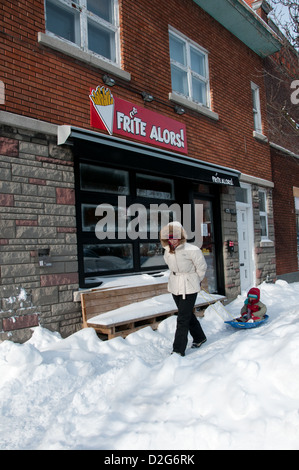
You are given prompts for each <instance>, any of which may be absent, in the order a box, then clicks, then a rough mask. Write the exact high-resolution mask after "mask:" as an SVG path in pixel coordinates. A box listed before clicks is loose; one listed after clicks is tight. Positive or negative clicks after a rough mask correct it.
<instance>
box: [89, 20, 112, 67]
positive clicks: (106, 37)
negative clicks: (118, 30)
mask: <svg viewBox="0 0 299 470" xmlns="http://www.w3.org/2000/svg"><path fill="white" fill-rule="evenodd" d="M114 36H115V35H114V32H111V31H108V30H107V29H104V28H101V27H99V26H98V25H95V24H94V23H91V22H88V49H89V50H90V51H93V52H96V53H97V54H100V55H102V56H103V57H106V58H107V59H109V60H112V61H113V62H115V60H116V58H115V45H114V41H115V38H114Z"/></svg>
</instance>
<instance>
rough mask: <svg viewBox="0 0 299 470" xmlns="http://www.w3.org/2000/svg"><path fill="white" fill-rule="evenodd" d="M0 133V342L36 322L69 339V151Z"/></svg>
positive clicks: (72, 260)
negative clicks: (44, 253)
mask: <svg viewBox="0 0 299 470" xmlns="http://www.w3.org/2000/svg"><path fill="white" fill-rule="evenodd" d="M0 131H1V138H0V169H1V181H0V212H1V220H0V265H1V270H0V298H1V304H0V340H1V339H5V338H7V337H11V336H12V337H13V339H17V340H18V341H23V340H26V339H28V337H30V335H31V332H30V327H33V326H36V325H38V324H40V325H42V326H45V327H47V328H49V329H52V330H58V331H60V332H61V334H62V335H68V334H70V333H73V332H74V331H76V330H77V329H78V326H79V327H80V321H81V311H80V305H78V304H76V303H74V302H73V291H74V290H77V289H78V264H77V245H76V218H75V199H74V173H73V161H72V154H71V152H70V151H69V149H68V148H66V147H65V148H62V147H57V146H56V142H55V141H56V139H54V138H51V137H49V136H46V135H42V134H39V135H37V134H36V133H35V132H34V131H24V130H18V131H16V130H14V131H13V130H12V129H11V128H7V127H5V126H2V127H1V129H0ZM41 249H50V259H49V262H50V263H51V266H40V263H39V260H40V258H39V251H40V250H41Z"/></svg>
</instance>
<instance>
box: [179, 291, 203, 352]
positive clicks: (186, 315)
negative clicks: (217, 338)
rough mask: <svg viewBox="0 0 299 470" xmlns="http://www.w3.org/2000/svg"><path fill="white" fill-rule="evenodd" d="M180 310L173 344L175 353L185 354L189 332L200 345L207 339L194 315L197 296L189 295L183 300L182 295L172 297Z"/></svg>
mask: <svg viewBox="0 0 299 470" xmlns="http://www.w3.org/2000/svg"><path fill="white" fill-rule="evenodd" d="M172 296H173V299H174V301H175V303H176V306H177V308H178V319H177V328H176V333H175V338H174V343H173V351H174V352H177V353H180V354H183V355H184V354H185V349H186V347H187V343H188V332H189V331H190V334H191V336H192V337H193V341H194V343H200V342H201V341H203V340H205V339H206V336H205V334H204V332H203V330H202V328H201V325H200V323H199V321H198V320H197V318H196V316H195V315H194V313H193V308H194V304H195V300H196V297H197V294H187V295H186V298H185V299H183V296H182V295H172Z"/></svg>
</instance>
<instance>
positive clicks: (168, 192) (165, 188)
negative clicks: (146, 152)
mask: <svg viewBox="0 0 299 470" xmlns="http://www.w3.org/2000/svg"><path fill="white" fill-rule="evenodd" d="M136 185H137V196H142V197H152V198H156V199H162V200H165V199H174V183H173V180H170V179H166V178H159V177H157V176H148V175H142V174H138V173H137V174H136Z"/></svg>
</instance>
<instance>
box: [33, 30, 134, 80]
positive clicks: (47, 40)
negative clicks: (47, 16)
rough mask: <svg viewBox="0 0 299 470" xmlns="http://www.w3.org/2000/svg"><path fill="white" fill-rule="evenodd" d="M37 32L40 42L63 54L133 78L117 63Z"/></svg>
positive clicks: (127, 78)
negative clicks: (114, 63)
mask: <svg viewBox="0 0 299 470" xmlns="http://www.w3.org/2000/svg"><path fill="white" fill-rule="evenodd" d="M37 34H38V36H37V40H38V43H39V44H42V45H43V46H46V47H50V48H51V49H55V50H56V51H59V52H62V53H63V54H66V55H68V56H70V57H73V58H74V59H78V60H81V61H82V62H85V63H86V64H88V65H91V66H93V67H96V68H99V69H101V70H103V71H105V72H107V73H111V74H112V75H114V76H116V77H118V78H121V79H123V80H127V81H130V80H131V74H130V73H129V72H125V71H124V70H121V69H120V68H119V67H117V66H116V65H113V64H111V63H109V62H106V61H105V60H102V59H100V58H99V57H97V56H96V55H94V54H90V53H88V52H85V51H82V50H81V49H80V48H78V47H76V46H73V45H72V44H70V43H68V42H64V41H63V40H61V39H59V38H55V37H53V36H49V35H47V34H44V33H41V32H39V33H37Z"/></svg>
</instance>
